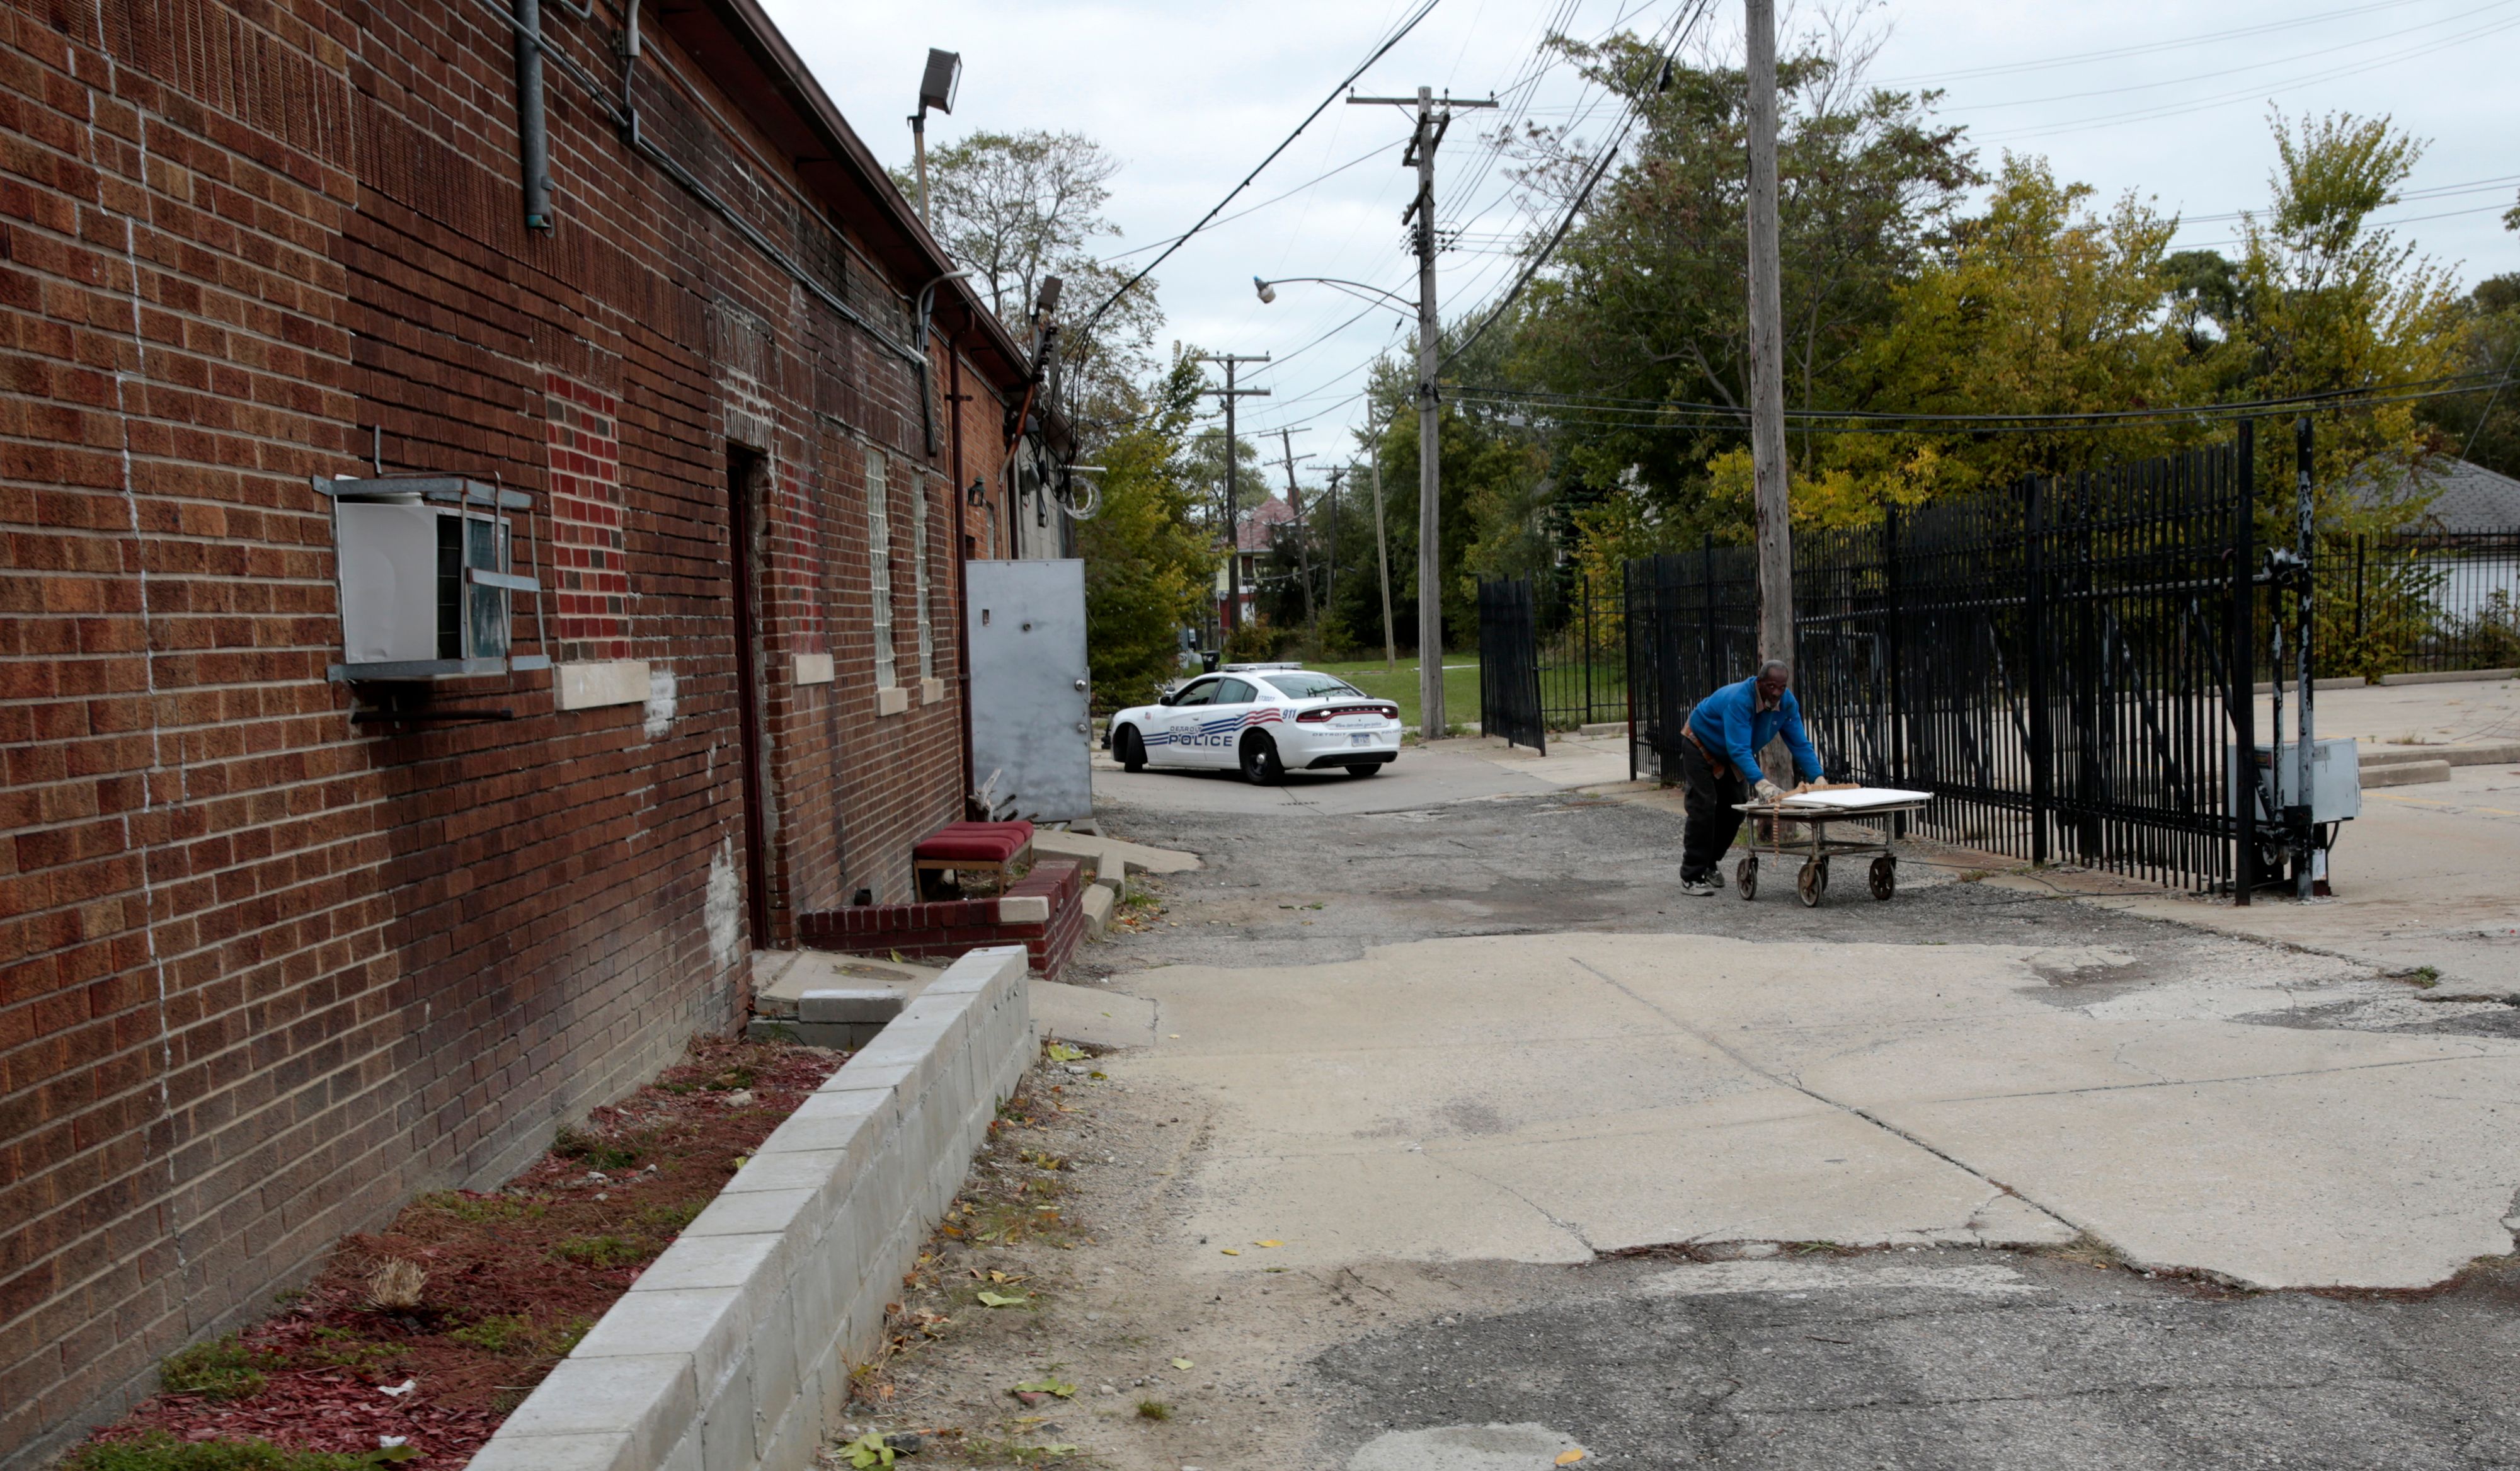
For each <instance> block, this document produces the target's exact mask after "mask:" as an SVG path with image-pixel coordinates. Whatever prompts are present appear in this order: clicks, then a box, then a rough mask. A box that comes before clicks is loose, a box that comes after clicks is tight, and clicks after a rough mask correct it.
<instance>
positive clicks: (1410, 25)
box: [1076, 0, 1443, 335]
mask: <svg viewBox="0 0 2520 1471" xmlns="http://www.w3.org/2000/svg"><path fill="white" fill-rule="evenodd" d="M1442 3H1443V0H1424V3H1423V4H1421V5H1419V6H1418V10H1417V13H1416V14H1414V15H1412V16H1410V17H1409V18H1408V19H1407V20H1405V21H1403V22H1400V26H1399V28H1398V29H1396V30H1394V31H1392V33H1391V34H1390V35H1388V36H1385V37H1384V38H1383V39H1382V41H1381V43H1380V44H1378V45H1376V46H1375V47H1374V48H1373V51H1371V52H1369V53H1367V54H1366V58H1365V60H1364V61H1361V62H1359V63H1357V64H1356V67H1355V69H1353V70H1351V71H1349V72H1348V74H1347V75H1345V76H1343V77H1341V78H1339V82H1338V85H1337V86H1334V87H1332V88H1331V89H1330V92H1329V95H1328V97H1325V98H1323V99H1322V100H1321V103H1320V104H1319V105H1318V106H1316V107H1315V108H1314V109H1313V110H1312V111H1309V112H1307V113H1305V114H1304V120H1303V121H1301V122H1299V123H1296V124H1295V130H1294V131H1293V132H1291V133H1288V134H1287V135H1286V136H1285V137H1284V138H1283V139H1282V140H1281V141H1280V142H1279V144H1278V146H1277V147H1276V148H1273V149H1271V150H1269V156H1267V157H1265V158H1263V159H1261V160H1260V161H1259V163H1257V164H1256V165H1254V166H1253V167H1252V170H1251V172H1249V173H1247V174H1244V175H1243V176H1242V182H1240V183H1239V184H1237V185H1235V186H1234V187H1233V188H1232V189H1229V190H1227V191H1226V193H1225V198H1224V199H1221V200H1219V201H1216V205H1215V207H1214V208H1211V209H1210V210H1208V211H1207V213H1205V214H1203V215H1201V216H1200V217H1199V221H1198V223H1197V224H1195V225H1193V226H1191V227H1190V228H1189V229H1188V230H1185V231H1183V232H1182V234H1181V235H1180V236H1179V237H1178V238H1176V239H1175V240H1174V241H1173V243H1172V244H1171V245H1166V246H1164V248H1163V253H1162V254H1159V255H1157V256H1156V257H1155V258H1154V259H1152V260H1150V261H1148V262H1147V263H1146V264H1145V265H1144V266H1141V267H1140V268H1139V269H1138V274H1137V275H1135V276H1132V277H1130V278H1129V279H1128V280H1127V281H1124V282H1122V283H1120V289H1119V290H1115V291H1113V292H1112V293H1111V294H1110V295H1109V296H1108V297H1106V298H1104V300H1103V302H1102V305H1101V306H1098V307H1096V308H1094V311H1093V314H1092V315H1090V316H1088V317H1087V318H1086V319H1085V321H1084V322H1083V323H1082V324H1081V325H1080V326H1078V327H1077V329H1076V332H1077V334H1079V335H1082V334H1084V333H1085V332H1086V331H1088V330H1089V329H1091V328H1092V327H1093V326H1094V324H1095V323H1097V322H1099V321H1101V320H1102V314H1103V313H1104V312H1107V311H1109V310H1110V309H1111V307H1112V306H1113V304H1114V303H1116V302H1118V301H1119V299H1120V298H1121V297H1123V296H1125V295H1127V294H1129V292H1130V290H1132V289H1133V288H1135V287H1136V286H1137V284H1138V283H1139V282H1141V281H1144V280H1146V279H1147V277H1148V273H1150V272H1152V271H1153V270H1154V268H1155V267H1157V266H1159V265H1162V264H1163V263H1164V261H1165V260H1166V259H1168V258H1170V257H1171V255H1172V253H1173V252H1174V251H1175V250H1178V249H1180V248H1181V247H1182V245H1184V244H1186V243H1187V242H1188V241H1189V240H1190V238H1191V237H1192V236H1193V235H1196V234H1198V233H1199V232H1200V231H1201V230H1204V229H1206V228H1207V227H1208V226H1209V225H1211V224H1214V223H1215V222H1216V217H1217V216H1218V215H1220V214H1222V213H1224V212H1225V206H1226V205H1228V204H1231V203H1233V202H1234V201H1235V200H1236V199H1238V198H1239V197H1240V196H1241V194H1242V191H1244V190H1246V189H1249V188H1250V187H1251V184H1252V181H1253V180H1256V179H1258V178H1259V177H1260V175H1261V173H1262V171H1263V170H1265V169H1267V168H1268V166H1269V165H1270V164H1272V163H1275V162H1277V161H1278V156H1279V155H1280V154H1283V153H1284V152H1285V151H1286V150H1287V149H1289V148H1291V147H1293V146H1294V143H1295V140H1296V139H1298V138H1300V137H1302V136H1303V135H1304V129H1306V128H1308V127H1311V126H1312V125H1313V119H1315V118H1317V117H1319V116H1321V115H1322V113H1324V112H1326V111H1328V110H1329V106H1330V104H1332V103H1334V102H1337V101H1338V100H1339V97H1340V96H1341V95H1342V94H1343V93H1345V92H1346V91H1347V89H1348V87H1349V85H1350V84H1352V83H1353V82H1355V80H1356V79H1357V78H1358V77H1360V76H1363V75H1364V74H1365V72H1366V68H1367V67H1372V66H1373V64H1374V63H1376V62H1378V61H1380V60H1382V58H1383V56H1384V55H1385V54H1386V53H1388V52H1389V51H1390V50H1391V48H1392V47H1394V46H1397V45H1399V44H1400V41H1401V38H1402V37H1404V36H1406V35H1408V34H1409V32H1411V31H1413V30H1415V29H1417V28H1418V22H1420V21H1423V20H1425V19H1426V18H1427V17H1428V16H1429V15H1432V14H1433V13H1434V10H1435V7H1436V6H1438V5H1441V4H1442Z"/></svg>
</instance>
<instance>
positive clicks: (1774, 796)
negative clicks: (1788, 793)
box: [1750, 777, 1784, 806]
mask: <svg viewBox="0 0 2520 1471" xmlns="http://www.w3.org/2000/svg"><path fill="white" fill-rule="evenodd" d="M1750 795H1752V796H1754V797H1756V798H1758V799H1759V800H1760V801H1762V802H1765V803H1767V804H1769V805H1770V806H1774V805H1776V803H1777V802H1778V800H1779V799H1780V798H1782V797H1783V796H1784V793H1783V792H1780V791H1778V790H1777V783H1776V782H1774V781H1770V780H1767V779H1766V778H1764V777H1763V778H1761V779H1760V780H1759V784H1758V785H1756V786H1754V787H1751V788H1750Z"/></svg>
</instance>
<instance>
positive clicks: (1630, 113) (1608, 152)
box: [1435, 0, 1708, 373]
mask: <svg viewBox="0 0 2520 1471" xmlns="http://www.w3.org/2000/svg"><path fill="white" fill-rule="evenodd" d="M1707 3H1708V0H1696V3H1695V5H1694V8H1693V9H1691V10H1689V11H1688V12H1687V13H1685V14H1684V15H1679V16H1674V17H1673V21H1672V36H1671V40H1670V42H1669V43H1668V44H1666V45H1664V46H1663V47H1661V48H1660V50H1661V53H1662V65H1663V66H1664V67H1669V66H1670V65H1671V63H1672V58H1673V57H1674V56H1675V55H1676V54H1677V53H1678V51H1679V49H1680V43H1681V41H1682V40H1683V39H1684V38H1685V37H1687V35H1688V32H1689V30H1690V29H1691V28H1692V27H1693V26H1694V25H1695V24H1696V22H1698V21H1699V20H1701V19H1703V18H1704V17H1705V15H1706V7H1707ZM1649 85H1650V84H1649ZM1643 111H1644V108H1643V97H1642V95H1638V96H1631V97H1630V98H1629V99H1628V108H1627V111H1626V113H1625V114H1624V115H1623V116H1622V117H1621V118H1620V121H1619V129H1618V131H1617V132H1616V133H1615V134H1613V135H1612V136H1611V138H1610V142H1609V144H1608V145H1607V146H1606V147H1604V148H1603V149H1602V150H1601V159H1600V162H1598V164H1596V165H1594V168H1593V173H1592V177H1590V178H1588V179H1586V180H1585V181H1584V187H1583V188H1582V189H1579V190H1577V191H1576V193H1575V198H1574V200H1573V201H1570V202H1569V203H1568V204H1567V206H1566V213H1565V215H1564V216H1563V217H1562V218H1560V219H1559V220H1558V222H1557V228H1556V230H1555V231H1553V232H1552V233H1551V235H1550V237H1549V244H1547V245H1543V246H1541V247H1540V248H1539V249H1538V250H1536V251H1534V252H1532V256H1531V259H1530V260H1529V261H1527V262H1525V263H1524V265H1523V268H1522V272H1521V274H1520V275H1518V276H1516V277H1515V278H1514V282H1513V285H1512V286H1509V287H1508V288H1507V289H1506V291H1505V295H1504V296H1503V297H1502V298H1501V299H1500V300H1499V301H1498V302H1497V304H1496V306H1495V308H1494V309H1492V310H1491V311H1490V312H1489V313H1488V314H1487V317H1486V319H1485V320H1483V321H1481V322H1480V323H1479V325H1478V326H1477V327H1476V328H1475V329H1473V330H1472V331H1471V333H1470V334H1469V335H1468V336H1467V337H1464V338H1463V339H1462V341H1461V343H1460V344H1459V345H1458V346H1456V347H1454V349H1453V350H1452V351H1450V352H1448V353H1446V354H1444V360H1443V362H1442V363H1438V364H1436V365H1435V368H1436V371H1437V372H1438V373H1440V372H1442V371H1443V369H1444V365H1445V364H1446V363H1450V362H1452V361H1453V360H1454V359H1455V358H1458V357H1460V356H1461V355H1462V354H1463V353H1465V352H1467V351H1469V350H1470V348H1471V347H1472V346H1474V345H1476V344H1477V342H1478V340H1479V338H1481V337H1483V336H1486V335H1487V332H1488V329H1489V328H1491V327H1493V326H1495V325H1496V323H1497V319H1498V318H1500V317H1502V316H1504V315H1505V314H1506V311H1507V310H1508V308H1510V307H1511V306H1512V305H1513V303H1514V299H1515V298H1516V297H1518V296H1520V295H1521V294H1522V289H1523V288H1524V287H1526V286H1529V285H1530V284H1531V278H1532V277H1533V276H1535V275H1537V274H1539V271H1540V268H1541V267H1542V266H1544V265H1546V264H1548V263H1549V258H1550V256H1551V255H1553V254H1554V253H1555V252H1556V250H1557V245H1558V243H1559V242H1560V241H1563V240H1564V239H1566V232H1567V231H1568V230H1570V229H1572V228H1573V227H1574V224H1575V219H1576V216H1578V215H1580V214H1582V213H1583V212H1584V205H1585V203H1586V201H1589V200H1591V199H1592V198H1593V188H1594V186H1595V185H1598V184H1599V183H1600V182H1601V178H1602V176H1603V175H1604V174H1607V173H1608V172H1609V171H1610V165H1611V164H1612V163H1615V162H1617V161H1618V157H1619V149H1620V148H1621V146H1623V145H1624V144H1625V143H1626V142H1627V139H1628V129H1630V128H1631V127H1633V126H1635V125H1636V120H1637V118H1638V117H1639V116H1640V115H1642V114H1643Z"/></svg>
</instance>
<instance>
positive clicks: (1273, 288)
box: [1251, 276, 1418, 316]
mask: <svg viewBox="0 0 2520 1471" xmlns="http://www.w3.org/2000/svg"><path fill="white" fill-rule="evenodd" d="M1296 281H1312V282H1319V283H1320V284H1321V285H1323V286H1330V287H1336V288H1338V289H1339V290H1343V291H1346V292H1347V293H1348V294H1349V295H1351V296H1353V295H1355V294H1356V293H1357V292H1359V291H1370V292H1372V293H1373V294H1374V295H1376V296H1379V297H1381V298H1382V299H1383V301H1384V302H1386V303H1387V304H1389V305H1391V306H1394V307H1397V308H1398V309H1400V310H1401V311H1404V312H1407V313H1409V314H1410V315H1412V316H1416V315H1417V313H1418V303H1417V302H1416V301H1414V300H1412V299H1410V298H1409V297H1407V296H1402V295H1397V294H1395V293H1393V292H1390V291H1386V290H1383V289H1382V288H1380V287H1378V286H1367V285H1366V284H1365V283H1364V282H1362V281H1347V280H1343V279H1341V278H1339V277H1336V276H1281V277H1279V278H1278V279H1277V280H1275V281H1263V280H1261V279H1260V278H1259V277H1257V276H1254V277H1252V278H1251V285H1252V288H1253V290H1257V291H1258V292H1259V293H1260V300H1261V301H1262V302H1263V303H1264V304H1265V303H1268V302H1272V301H1275V300H1277V299H1278V290H1277V289H1278V288H1279V287H1282V286H1285V285H1287V284H1288V283H1290V282H1296Z"/></svg>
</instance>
